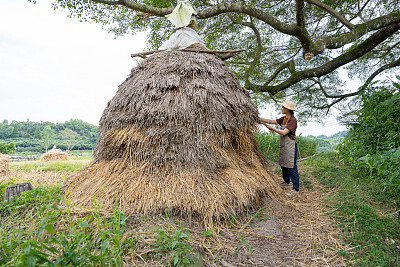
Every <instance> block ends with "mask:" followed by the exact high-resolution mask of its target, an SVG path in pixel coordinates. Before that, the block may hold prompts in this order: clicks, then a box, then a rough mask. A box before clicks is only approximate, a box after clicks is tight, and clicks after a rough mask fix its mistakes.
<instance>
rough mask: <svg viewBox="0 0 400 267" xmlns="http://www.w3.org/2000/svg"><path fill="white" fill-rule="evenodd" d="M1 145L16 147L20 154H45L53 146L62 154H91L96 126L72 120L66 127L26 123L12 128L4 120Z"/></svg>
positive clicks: (13, 123)
mask: <svg viewBox="0 0 400 267" xmlns="http://www.w3.org/2000/svg"><path fill="white" fill-rule="evenodd" d="M0 141H2V142H3V143H4V142H5V143H14V144H15V147H16V149H17V150H16V151H17V152H18V153H23V152H39V153H42V152H44V151H46V150H47V149H48V148H50V147H52V146H53V145H56V146H57V147H58V148H60V149H63V150H71V149H75V150H91V149H93V148H94V146H95V144H96V141H97V126H94V125H91V124H89V123H85V122H83V121H81V120H72V119H71V120H69V121H66V122H64V123H51V122H31V121H29V120H27V121H26V122H19V121H12V122H11V123H10V124H9V122H8V121H7V120H4V121H3V122H2V123H0ZM2 142H0V149H1V150H3V148H2V145H1V144H2Z"/></svg>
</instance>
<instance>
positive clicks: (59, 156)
mask: <svg viewBox="0 0 400 267" xmlns="http://www.w3.org/2000/svg"><path fill="white" fill-rule="evenodd" d="M40 160H41V161H53V160H68V153H67V152H62V150H61V149H57V148H56V146H54V147H53V148H52V149H51V150H49V151H48V152H47V153H44V154H43V155H42V156H41V157H40Z"/></svg>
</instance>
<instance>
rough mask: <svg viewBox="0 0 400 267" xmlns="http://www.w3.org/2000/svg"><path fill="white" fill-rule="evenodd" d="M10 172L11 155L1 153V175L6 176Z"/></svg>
mask: <svg viewBox="0 0 400 267" xmlns="http://www.w3.org/2000/svg"><path fill="white" fill-rule="evenodd" d="M10 172H11V170H10V157H9V156H8V155H4V154H1V153H0V176H6V175H8V174H10Z"/></svg>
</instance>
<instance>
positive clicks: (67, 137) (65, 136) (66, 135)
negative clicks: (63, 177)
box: [59, 128, 78, 152]
mask: <svg viewBox="0 0 400 267" xmlns="http://www.w3.org/2000/svg"><path fill="white" fill-rule="evenodd" d="M59 135H61V139H62V140H64V142H65V145H66V147H67V152H68V151H70V150H71V149H72V148H73V147H74V146H75V144H76V140H77V137H78V134H77V133H76V132H74V131H72V130H71V129H69V128H67V129H65V130H62V131H60V132H59Z"/></svg>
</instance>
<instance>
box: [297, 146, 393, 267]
mask: <svg viewBox="0 0 400 267" xmlns="http://www.w3.org/2000/svg"><path fill="white" fill-rule="evenodd" d="M304 164H305V165H308V166H310V167H311V170H312V173H313V175H314V176H315V177H316V178H317V179H318V180H319V181H320V182H321V183H322V184H324V185H325V190H326V191H332V190H335V193H334V194H331V196H330V197H329V199H327V201H328V203H329V205H330V206H331V207H332V208H333V210H334V211H333V212H332V214H331V216H332V218H333V220H334V221H335V222H336V224H337V226H338V227H339V228H340V230H341V232H342V234H343V238H344V241H345V242H346V243H347V244H348V245H349V246H350V247H351V249H350V250H347V251H340V252H339V253H340V254H343V255H345V256H346V257H347V259H348V262H349V265H353V264H354V266H398V265H399V264H400V249H399V246H400V232H399V230H398V229H400V222H399V219H398V218H397V217H396V216H394V214H395V209H396V207H395V206H394V205H390V204H389V205H388V203H386V202H385V201H384V200H383V199H377V198H376V193H375V190H374V188H373V187H369V181H368V179H369V177H354V176H353V175H352V170H351V167H349V166H345V165H344V164H342V163H341V162H340V161H339V159H338V157H337V155H336V154H335V153H334V152H329V153H322V154H320V155H318V156H316V157H315V158H313V159H310V160H309V161H307V162H305V163H304ZM385 214H387V215H385ZM390 214H391V215H390Z"/></svg>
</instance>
